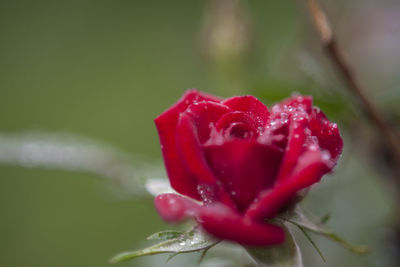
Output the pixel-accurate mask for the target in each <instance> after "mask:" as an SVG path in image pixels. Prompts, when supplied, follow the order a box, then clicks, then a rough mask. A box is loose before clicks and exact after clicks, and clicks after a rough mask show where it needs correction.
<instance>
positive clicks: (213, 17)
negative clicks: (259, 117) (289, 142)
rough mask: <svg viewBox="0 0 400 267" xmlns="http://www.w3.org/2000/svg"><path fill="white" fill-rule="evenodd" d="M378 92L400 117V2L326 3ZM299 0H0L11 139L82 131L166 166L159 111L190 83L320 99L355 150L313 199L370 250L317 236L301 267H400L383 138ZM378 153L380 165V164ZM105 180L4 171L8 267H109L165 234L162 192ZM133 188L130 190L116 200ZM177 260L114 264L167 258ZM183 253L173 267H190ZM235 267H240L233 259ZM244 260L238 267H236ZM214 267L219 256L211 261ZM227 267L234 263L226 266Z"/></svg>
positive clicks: (2, 257)
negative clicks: (145, 192)
mask: <svg viewBox="0 0 400 267" xmlns="http://www.w3.org/2000/svg"><path fill="white" fill-rule="evenodd" d="M321 2H322V4H323V6H324V7H325V9H326V10H327V13H328V14H329V16H330V18H331V20H332V24H333V26H334V28H335V30H336V32H337V34H338V37H339V41H340V42H341V44H342V46H343V48H344V50H345V51H346V54H347V55H348V57H349V59H350V61H351V63H352V65H353V66H354V67H355V68H356V72H357V74H358V77H359V78H360V80H361V81H362V84H363V85H364V86H365V87H366V89H367V90H368V94H370V96H371V98H372V99H373V100H374V101H375V102H376V103H377V105H378V106H379V107H380V108H381V109H383V110H384V112H385V113H386V115H387V116H388V118H389V119H391V120H392V122H393V123H395V124H396V123H397V125H399V124H398V123H399V118H400V106H399V105H398V101H399V100H400V89H399V80H400V75H399V74H400V72H399V69H400V68H399V67H400V45H399V44H400V3H399V1H396V0H379V1H378V0H355V1H345V0H342V1H338V0H324V1H321ZM303 6H304V3H303V1H292V0H281V1H262V0H249V1H236V0H214V1H213V0H208V1H204V0H203V1H183V0H174V1H156V0H148V1H121V0H118V1H107V0H96V1H90V0H80V1H28V0H27V1H22V0H17V1H7V0H2V1H0V134H2V135H7V136H8V137H10V136H11V137H12V136H13V135H18V134H20V133H25V132H28V131H29V132H30V131H36V132H50V133H64V132H67V133H73V134H75V135H78V136H84V137H86V138H90V139H94V140H100V141H102V142H106V143H108V144H110V145H112V146H114V147H117V148H119V149H120V150H122V151H124V152H126V153H128V154H131V155H132V157H133V158H134V159H139V158H140V160H141V161H146V162H147V163H154V164H155V166H157V167H155V168H159V166H161V163H160V162H161V161H160V159H161V154H160V148H159V143H158V137H157V134H156V130H155V127H154V125H153V119H154V118H155V117H156V116H157V115H158V114H159V113H161V112H162V111H163V110H164V109H166V108H167V107H168V106H169V105H171V104H172V103H174V102H175V101H176V100H177V99H178V98H179V97H180V95H181V94H182V93H183V92H184V91H185V90H186V89H187V88H198V89H200V90H203V91H207V92H210V93H213V94H217V95H220V96H223V97H227V96H231V95H233V94H253V95H256V96H257V97H259V98H260V99H262V100H263V101H264V102H265V103H267V104H271V103H273V102H275V101H278V100H279V99H281V98H283V97H287V96H290V95H291V94H292V92H294V91H295V92H300V93H305V94H313V96H314V99H315V103H316V104H317V105H318V106H320V107H321V108H322V109H323V110H324V111H326V113H327V114H328V116H329V117H330V118H332V119H333V120H335V121H337V122H338V124H339V127H340V129H341V130H342V133H343V137H344V140H345V151H344V155H343V157H342V159H341V162H340V163H339V165H338V167H337V171H336V173H335V174H333V175H330V176H326V177H325V179H323V182H322V183H320V184H319V185H317V186H316V187H315V188H314V189H313V190H312V191H311V192H310V194H309V196H308V198H307V199H306V200H305V202H304V206H305V207H307V208H308V210H310V211H312V212H313V213H315V214H316V215H317V216H322V215H325V214H327V213H329V214H330V215H331V220H330V221H329V222H328V225H329V226H330V227H331V228H333V229H335V231H336V232H338V233H339V234H341V235H342V236H344V237H345V238H346V239H348V240H350V241H352V242H354V243H359V244H367V245H369V246H371V247H372V249H373V252H372V253H371V254H370V255H366V256H357V255H352V254H350V253H349V252H348V251H346V250H344V249H343V248H341V247H339V246H338V245H337V244H333V243H331V242H330V241H326V240H324V239H323V238H320V237H315V236H314V237H315V241H316V242H317V243H318V244H319V246H320V248H321V250H322V252H323V253H324V255H325V256H326V258H327V263H326V264H325V265H324V263H323V262H322V260H321V259H320V258H319V257H318V255H317V253H316V252H315V251H314V250H313V249H312V248H311V246H310V245H309V244H308V243H307V242H306V240H305V239H304V238H303V237H301V234H300V233H297V235H298V236H299V238H300V243H301V244H302V250H303V252H304V260H305V266H322V265H324V266H363V267H366V266H385V267H386V266H391V265H393V266H395V264H394V263H393V262H392V260H391V259H392V256H393V255H392V252H393V251H394V250H393V248H392V245H391V241H392V239H391V236H393V230H391V225H392V224H393V222H394V219H395V215H396V214H397V212H396V210H398V208H397V209H395V201H394V199H395V198H394V193H395V192H394V190H393V186H392V185H391V177H390V173H389V172H388V170H387V169H386V168H385V164H384V161H383V160H382V161H380V160H379V158H384V154H385V151H383V150H382V149H381V141H382V140H381V138H380V137H379V135H377V134H376V132H375V131H374V129H373V127H372V126H370V125H369V124H368V122H367V120H365V118H364V116H363V114H362V112H360V111H359V110H360V109H359V106H358V104H357V101H356V100H355V99H354V98H353V97H352V96H351V95H349V94H348V93H347V91H346V89H345V86H344V85H343V83H342V82H341V80H340V77H338V75H337V74H336V73H335V71H334V69H333V68H332V67H331V66H330V65H329V63H328V61H327V59H326V58H325V57H324V54H323V53H322V51H321V48H320V47H319V43H318V39H317V37H316V34H315V32H314V30H313V29H312V27H311V24H310V22H309V18H308V14H307V12H306V10H305V9H304V7H303ZM377 159H378V160H377ZM113 187H114V185H113V183H112V182H110V181H108V180H107V179H103V178H102V177H101V176H99V175H95V174H88V173H84V172H70V171H60V170H51V169H42V168H26V167H20V166H12V164H9V165H7V164H3V165H1V166H0V266H10V267H22V266H24V267H26V266H32V267H36V266H37V267H39V266H40V267H43V266H59V267H63V266H65V267H67V266H68V267H70V266H74V267H79V266H82V267H90V266H96V267H101V266H109V264H108V260H109V259H110V257H112V256H113V255H114V254H116V253H118V252H121V251H124V250H131V249H138V248H141V247H143V246H145V245H148V244H149V242H145V241H144V240H145V238H146V237H147V236H149V235H150V234H152V233H153V232H156V231H160V230H164V229H169V228H171V227H172V226H168V225H166V224H165V223H164V222H162V221H161V219H160V218H159V217H158V216H157V214H156V212H155V210H154V208H153V204H152V197H150V196H148V197H146V196H142V195H141V196H138V197H135V196H134V195H132V196H130V195H129V194H126V193H122V191H123V190H120V189H115V188H113ZM120 193H121V194H120ZM166 257H167V256H157V257H154V258H143V259H137V260H134V261H131V262H127V263H122V264H119V265H117V266H121V267H122V266H164V264H165V259H166ZM193 257H198V255H195V256H178V257H176V258H175V259H173V260H171V261H170V262H169V263H168V264H167V266H190V262H193V259H194V258H193ZM237 264H238V265H239V263H237ZM238 265H232V266H238ZM210 266H211V265H210ZM220 266H222V265H220Z"/></svg>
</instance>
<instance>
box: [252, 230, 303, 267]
mask: <svg viewBox="0 0 400 267" xmlns="http://www.w3.org/2000/svg"><path fill="white" fill-rule="evenodd" d="M281 226H282V227H283V228H284V229H285V242H284V243H283V244H281V245H277V246H269V247H250V246H245V249H246V250H247V252H248V253H249V254H250V256H251V257H252V258H253V259H254V260H255V261H256V262H257V264H258V265H259V266H260V267H303V262H302V257H301V252H300V249H299V247H298V245H297V244H296V241H295V239H294V237H293V235H292V233H291V232H290V231H289V229H288V228H287V227H286V226H284V225H281Z"/></svg>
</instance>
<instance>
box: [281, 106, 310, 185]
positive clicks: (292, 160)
mask: <svg viewBox="0 0 400 267" xmlns="http://www.w3.org/2000/svg"><path fill="white" fill-rule="evenodd" d="M301 113H302V114H303V117H302V118H303V119H301V120H296V119H294V118H293V117H292V116H291V117H290V119H289V136H288V141H287V145H286V149H285V156H284V158H283V161H282V164H281V167H280V170H279V175H278V179H277V182H281V181H283V180H285V179H287V178H288V177H289V176H290V174H291V173H292V171H293V169H294V168H295V166H296V164H297V161H298V159H299V157H300V155H301V154H302V153H303V152H304V150H305V147H304V143H305V140H306V129H307V124H308V121H307V117H308V116H307V114H306V113H305V112H301Z"/></svg>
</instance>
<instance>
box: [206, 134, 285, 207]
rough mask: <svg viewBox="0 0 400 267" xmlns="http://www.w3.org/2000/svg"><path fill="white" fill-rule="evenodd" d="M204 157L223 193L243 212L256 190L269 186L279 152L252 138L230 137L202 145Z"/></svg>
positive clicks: (256, 194)
mask: <svg viewBox="0 0 400 267" xmlns="http://www.w3.org/2000/svg"><path fill="white" fill-rule="evenodd" d="M204 151H205V153H206V158H207V161H208V163H209V166H211V169H212V170H213V173H215V174H216V175H217V177H218V179H219V181H220V182H222V185H223V187H224V189H225V191H226V192H228V193H229V194H230V197H231V198H232V199H233V200H234V201H235V203H236V205H237V207H238V210H239V211H244V210H245V209H246V208H247V206H248V205H249V204H250V203H251V202H252V201H253V200H254V198H256V197H257V196H258V194H259V192H260V191H261V190H263V189H266V188H269V187H271V186H272V185H273V183H274V182H275V179H276V175H277V172H278V170H279V166H280V163H281V160H282V156H283V153H282V151H281V150H279V149H278V148H276V147H275V146H270V145H264V144H259V143H257V142H255V141H252V140H232V141H228V142H225V143H224V144H222V145H218V144H217V145H213V144H209V145H207V146H205V147H204Z"/></svg>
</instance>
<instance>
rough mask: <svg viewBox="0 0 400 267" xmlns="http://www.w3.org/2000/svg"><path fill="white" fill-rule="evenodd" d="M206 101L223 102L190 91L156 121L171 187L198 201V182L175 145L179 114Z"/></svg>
mask: <svg viewBox="0 0 400 267" xmlns="http://www.w3.org/2000/svg"><path fill="white" fill-rule="evenodd" d="M204 100H206V101H212V102H220V101H221V99H219V98H217V97H214V96H211V95H208V94H204V93H199V92H198V91H196V90H189V91H187V92H186V93H185V94H184V95H183V97H182V98H181V99H180V100H179V101H178V102H177V103H176V104H175V105H173V106H172V107H170V108H169V109H168V110H167V111H165V112H163V113H162V114H161V115H160V116H158V117H157V118H156V119H155V120H154V122H155V124H156V126H157V130H158V134H159V137H160V143H161V148H162V154H163V158H164V163H165V166H166V169H167V173H168V177H169V180H170V182H171V186H172V187H173V188H174V189H175V190H176V191H177V192H179V193H181V194H184V195H187V196H190V197H193V198H196V199H199V198H200V197H199V195H198V193H197V189H196V187H197V180H196V178H195V177H192V176H191V175H189V174H188V173H187V172H186V171H185V168H184V167H183V164H182V162H181V160H180V157H179V155H178V152H177V148H176V144H175V140H176V125H177V123H178V118H179V114H181V113H182V112H184V111H185V110H186V109H187V107H188V106H189V105H191V104H193V103H195V102H198V101H204Z"/></svg>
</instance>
